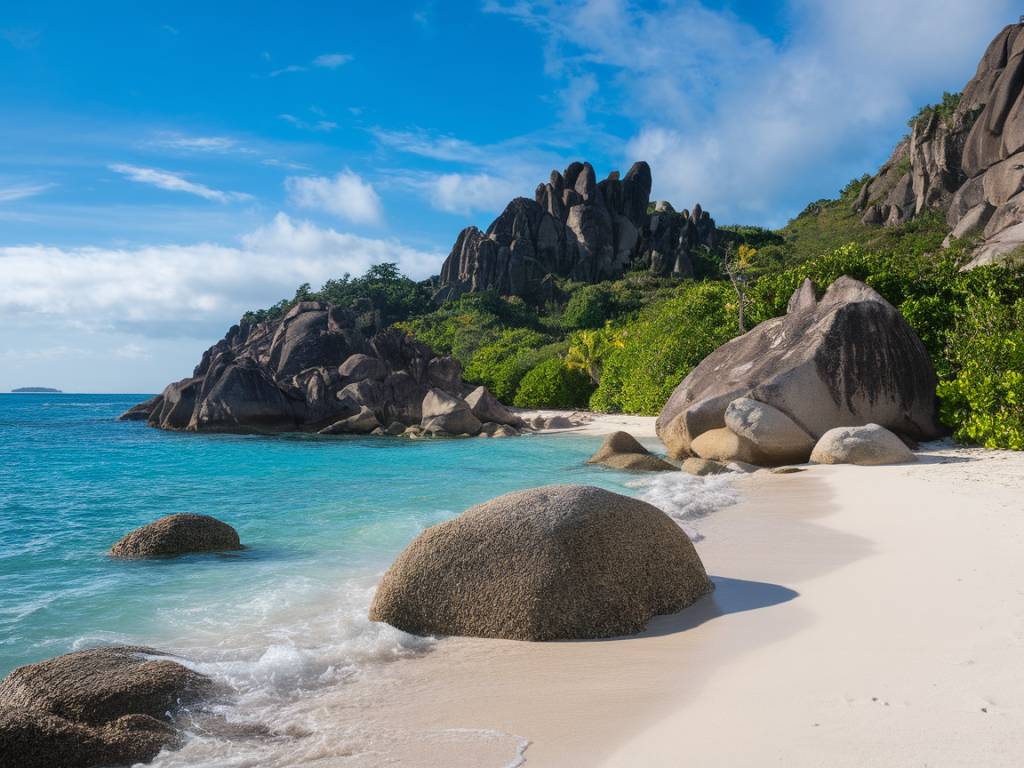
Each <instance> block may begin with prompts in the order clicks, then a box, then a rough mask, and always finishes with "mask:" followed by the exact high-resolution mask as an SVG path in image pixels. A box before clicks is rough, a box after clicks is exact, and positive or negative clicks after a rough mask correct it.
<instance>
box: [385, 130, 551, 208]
mask: <svg viewBox="0 0 1024 768" xmlns="http://www.w3.org/2000/svg"><path fill="white" fill-rule="evenodd" d="M372 133H373V135H374V136H375V137H376V139H377V140H378V141H379V142H380V143H381V144H382V145H383V146H385V147H387V148H389V149H394V150H397V151H399V152H404V153H406V154H411V155H416V156H417V157H422V158H426V159H428V160H434V161H438V162H439V163H443V164H456V165H459V166H463V167H468V170H458V171H451V170H447V169H445V170H442V171H438V172H428V171H418V172H410V171H403V172H396V173H393V174H390V175H389V176H388V179H387V182H388V183H389V184H391V185H393V186H402V187H406V188H409V189H412V190H414V191H416V192H417V193H419V194H420V195H421V196H422V197H423V198H424V199H425V200H426V201H427V202H428V203H429V204H430V205H431V206H432V207H434V208H436V209H437V210H440V211H445V212H447V213H459V214H467V213H470V212H473V211H483V212H487V213H498V212H500V211H501V210H502V209H503V208H504V207H505V205H506V204H507V203H508V202H509V201H510V200H511V199H512V198H514V197H519V196H524V195H525V196H527V197H530V196H532V195H533V190H534V189H535V188H536V186H537V182H538V181H541V180H542V179H546V178H547V176H548V174H549V173H550V172H551V169H552V168H562V167H564V166H565V165H566V160H565V158H564V157H563V156H562V153H561V152H560V151H552V150H550V149H548V148H547V147H546V146H545V143H546V138H549V137H543V136H540V135H528V136H520V137H517V138H515V139H510V140H508V141H503V142H498V143H495V144H489V145H481V144H474V143H472V142H469V141H466V140H464V139H460V138H458V137H456V136H451V135H433V134H429V133H427V132H426V131H422V130H413V131H389V130H384V129H381V128H375V129H373V130H372Z"/></svg>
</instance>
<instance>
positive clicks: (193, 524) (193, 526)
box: [110, 514, 242, 559]
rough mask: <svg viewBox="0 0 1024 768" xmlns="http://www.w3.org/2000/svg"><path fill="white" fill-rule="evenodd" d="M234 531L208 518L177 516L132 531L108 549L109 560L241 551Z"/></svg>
mask: <svg viewBox="0 0 1024 768" xmlns="http://www.w3.org/2000/svg"><path fill="white" fill-rule="evenodd" d="M241 548H242V545H241V543H240V542H239V540H238V532H237V531H235V529H234V528H232V527H231V526H230V525H228V524H227V523H222V522H221V521H220V520H217V519H216V518H214V517H210V516H209V515H193V514H178V515H168V516H167V517H162V518H160V519H159V520H156V521H155V522H152V523H150V524H149V525H144V526H142V527H141V528H136V529H135V530H134V531H132V532H131V533H128V534H126V535H125V536H124V537H123V538H122V539H121V540H120V541H118V542H117V543H116V544H115V545H114V546H113V547H111V548H110V554H111V556H112V557H122V558H128V559H135V558H143V557H171V556H174V555H184V554H189V553H199V552H227V551H231V550H238V549H241Z"/></svg>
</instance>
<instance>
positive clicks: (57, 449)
mask: <svg viewBox="0 0 1024 768" xmlns="http://www.w3.org/2000/svg"><path fill="white" fill-rule="evenodd" d="M143 397H144V396H142V395H137V396H136V395H0V530H2V532H3V535H2V536H0V675H3V674H6V673H7V672H8V671H10V670H11V669H12V668H14V667H16V666H18V665H20V664H25V663H29V662H32V661H37V660H39V659H42V658H45V657H49V656H53V655H56V654H59V653H64V652H67V651H69V650H73V649H76V648H82V647H88V646H91V645H96V644H101V643H109V642H133V643H143V644H149V645H154V646H157V647H160V648H164V649H168V650H173V651H176V652H179V653H182V654H183V655H186V656H188V657H189V658H190V659H193V660H195V664H196V666H198V667H199V668H201V669H203V670H204V671H207V672H210V673H212V674H214V675H216V676H217V677H219V678H220V679H222V680H224V681H226V682H227V683H228V684H229V686H230V687H231V689H233V691H234V692H235V697H234V701H233V703H232V704H231V706H228V707H225V708H224V709H223V712H222V714H224V716H225V717H226V718H227V719H228V720H230V721H233V722H241V723H259V724H264V725H267V726H271V727H272V728H274V729H275V732H277V733H279V734H286V735H287V734H291V737H289V738H284V737H282V738H283V739H284V740H283V741H282V740H281V739H275V740H271V741H270V742H267V743H258V744H252V743H250V744H248V745H245V746H238V745H231V744H230V743H229V742H228V741H227V740H225V739H223V738H220V737H217V736H210V735H207V736H200V737H195V738H193V740H192V741H191V742H190V744H189V745H188V746H187V747H186V749H185V750H183V751H182V752H179V753H175V754H172V755H165V756H162V757H161V758H160V760H159V761H158V763H163V764H166V765H186V764H187V765H210V766H213V765H238V766H242V765H294V764H305V765H321V764H322V765H333V764H346V765H347V764H350V762H351V759H354V756H355V755H358V754H360V750H361V749H362V747H360V746H359V745H360V744H364V743H365V742H364V741H360V740H358V739H357V740H356V741H355V742H353V741H352V740H351V738H349V737H348V736H346V737H344V738H343V737H342V736H339V737H338V738H337V739H331V740H328V741H327V742H322V741H316V742H315V746H314V742H310V741H309V740H308V739H305V738H303V737H304V736H305V735H307V734H309V733H311V732H314V731H316V730H318V728H320V727H321V726H322V718H323V717H326V716H327V715H326V714H325V711H324V706H323V702H320V701H319V699H318V697H319V696H322V695H325V694H326V693H328V692H329V693H330V697H331V698H330V700H331V701H332V702H335V705H337V702H338V701H339V695H338V691H339V690H342V691H343V688H342V687H341V686H343V685H344V682H345V681H346V680H348V679H351V678H353V677H354V676H357V675H359V674H362V673H363V672H364V671H365V670H366V669H367V668H368V666H370V665H373V664H376V663H378V662H385V661H390V660H393V659H397V658H402V657H403V656H408V655H412V654H416V653H422V652H427V651H428V650H429V648H430V645H431V642H432V641H430V640H426V639H422V638H416V637H412V636H410V635H407V634H405V633H402V632H399V631H397V630H394V629H392V628H390V627H387V626H384V625H378V624H372V623H370V622H369V621H368V620H367V619H366V609H367V606H368V605H369V602H370V599H371V597H372V593H373V588H374V585H375V584H376V581H377V580H378V579H379V577H380V574H381V573H382V572H383V570H384V569H385V568H386V567H387V566H388V564H389V563H390V562H391V560H392V559H393V558H394V556H395V555H396V554H397V553H398V552H399V551H400V550H401V549H402V548H403V547H404V546H405V545H406V544H407V543H408V542H409V541H410V540H411V539H412V538H413V537H414V536H415V535H416V534H417V533H419V532H420V531H421V530H423V529H424V528H425V527H427V526H429V525H432V524H433V523H436V522H439V521H441V520H444V519H446V518H449V517H451V516H453V515H455V514H458V513H459V512H461V511H462V510H463V509H465V508H467V507H469V506H471V505H473V504H477V503H480V502H482V501H485V500H487V499H490V498H493V497H494V496H497V495H499V494H501V493H505V492H508V491H512V490H517V489H521V488H528V487H533V486H538V485H544V484H548V483H589V484H593V485H599V486H602V487H605V488H609V489H611V490H616V491H619V492H622V493H629V494H631V495H639V496H642V497H644V498H646V499H648V500H649V501H651V502H652V503H654V504H656V505H657V506H660V507H661V508H662V509H665V510H666V511H668V512H670V513H672V514H674V515H676V516H677V517H678V518H680V519H681V520H682V521H683V524H684V527H685V528H686V529H687V530H688V532H689V533H690V534H691V536H693V537H695V538H699V521H700V517H701V516H702V515H703V514H706V513H707V512H708V511H709V510H711V509H712V508H714V507H716V506H719V505H721V504H724V503H728V502H729V501H730V500H731V493H732V492H731V490H730V489H729V487H728V484H727V481H724V480H722V479H721V478H714V479H710V480H699V479H695V478H690V477H689V476H686V475H684V474H683V473H678V474H676V473H672V474H671V475H669V476H659V477H654V478H652V479H642V480H638V479H637V478H636V477H635V476H630V475H626V474H623V473H618V472H613V471H609V470H604V469H600V468H596V467H590V466H587V465H586V464H585V463H584V462H585V460H586V458H587V457H588V456H589V455H590V454H591V453H593V451H594V450H595V449H596V448H597V446H598V445H599V444H600V442H601V439H600V438H597V437H585V436H576V435H558V436H543V437H541V436H531V437H526V438H520V439H514V438H512V439H503V440H486V441H485V440H435V441H408V440H400V439H388V438H349V437H337V438H319V437H312V436H304V435H289V436H279V437H255V436H234V435H190V434H177V433H170V432H162V431H159V430H153V429H149V428H147V427H145V426H144V425H142V424H139V423H135V422H117V421H115V417H116V416H117V415H118V414H119V413H121V412H123V411H124V410H125V409H127V408H128V407H130V406H131V405H133V404H134V403H136V402H139V401H140V400H141V399H143ZM175 512H200V513H205V514H212V515H214V516H216V517H218V518H220V519H222V520H225V521H226V522H228V523H230V524H231V525H233V526H234V527H235V528H236V529H237V530H238V532H239V535H240V537H241V539H242V542H243V544H245V545H246V547H247V549H246V550H245V551H243V552H241V553H234V554H231V555H205V556H194V557H184V558H178V559H175V560H165V561H155V562H145V561H140V562H119V561H115V560H111V559H109V558H108V557H106V555H105V553H106V550H107V549H108V548H109V547H110V545H111V544H113V543H114V542H115V541H116V540H117V539H118V538H119V537H120V536H121V535H123V534H124V533H126V532H127V531H129V530H131V529H133V528H135V527H138V526H139V525H143V524H145V523H147V522H150V521H152V520H154V519H156V518H158V517H160V516H163V515H167V514H172V513H175ZM342 698H343V697H342ZM325 701H326V699H325ZM318 702H319V703H318ZM499 736H500V735H499ZM292 737H293V738H292ZM445 738H450V739H452V740H453V744H457V743H462V742H466V743H470V742H472V743H473V744H476V745H477V746H479V739H484V740H487V739H492V740H493V739H496V738H498V737H497V736H495V735H494V734H483V735H480V734H476V735H473V739H476V741H473V739H470V737H469V736H467V735H466V734H460V733H448V734H446V735H445ZM511 747H512V748H513V758H514V755H515V751H516V750H518V749H520V748H521V745H518V742H516V741H515V740H513V741H512V742H511ZM454 748H456V747H455V746H453V749H454ZM342 758H344V761H343V763H337V762H336V760H340V759H342ZM182 760H184V761H185V762H181V761H182ZM323 761H326V762H323ZM513 762H514V760H513ZM351 764H370V763H369V762H365V761H364V762H358V761H357V762H353V763H351ZM499 764H500V763H499Z"/></svg>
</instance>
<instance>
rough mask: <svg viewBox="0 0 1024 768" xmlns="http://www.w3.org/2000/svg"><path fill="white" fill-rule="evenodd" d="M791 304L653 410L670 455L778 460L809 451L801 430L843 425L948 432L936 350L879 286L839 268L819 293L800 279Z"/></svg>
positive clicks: (710, 360)
mask: <svg viewBox="0 0 1024 768" xmlns="http://www.w3.org/2000/svg"><path fill="white" fill-rule="evenodd" d="M790 306H791V308H792V311H791V312H789V313H788V314H786V315H784V316H783V317H777V318H774V319H772V320H767V321H765V322H763V323H761V324H760V325H758V326H757V327H756V328H754V329H753V330H751V331H750V332H748V333H746V334H744V335H743V336H740V337H738V338H735V339H733V340H732V341H729V342H727V343H725V344H723V345H722V346H721V347H719V348H718V349H717V350H715V351H714V352H712V353H711V354H710V355H709V356H708V357H707V358H705V359H704V360H703V361H702V362H701V363H700V364H699V365H698V366H697V367H696V368H694V369H693V371H691V372H690V374H689V375H688V376H687V377H686V378H685V379H683V381H682V383H681V384H680V385H679V386H678V387H676V389H675V391H674V392H673V393H672V396H671V398H669V401H668V403H666V404H665V407H664V408H663V409H662V411H661V414H660V415H659V416H658V420H657V431H658V436H659V437H660V438H661V440H662V442H664V443H665V445H666V446H667V447H668V449H669V455H671V456H673V457H675V458H684V457H686V456H688V455H690V454H691V453H697V454H698V455H700V456H702V457H703V458H708V459H715V460H718V461H729V460H734V459H735V460H740V461H748V462H751V463H754V464H773V463H775V464H782V463H790V462H792V461H794V460H805V459H806V456H804V455H803V447H804V446H806V443H805V442H802V438H801V433H804V434H806V435H809V436H810V438H811V439H814V440H817V439H818V438H820V437H821V436H822V435H823V434H824V433H825V432H827V431H828V430H830V429H832V428H833V427H838V426H847V425H858V424H867V423H872V422H873V423H877V424H882V425H884V426H886V427H888V428H889V429H892V430H893V431H896V432H898V433H900V434H901V435H906V436H908V437H912V438H915V439H932V438H936V437H938V436H939V435H941V434H942V428H941V426H940V425H939V422H938V419H937V416H936V410H935V385H936V378H935V371H934V369H933V368H932V363H931V359H930V358H929V357H928V353H927V351H926V350H925V348H924V345H923V344H922V343H921V340H920V339H918V337H917V335H916V334H915V333H914V331H913V330H912V329H911V328H910V326H909V325H907V323H906V321H905V320H904V319H903V317H902V316H901V315H900V313H899V312H898V311H897V310H896V309H895V308H894V307H893V306H892V305H891V304H889V303H888V302H887V301H886V300H885V299H883V298H882V297H881V296H880V295H879V294H878V293H876V292H875V291H874V290H872V289H871V288H869V287H868V286H866V285H864V284H863V283H861V282H859V281H857V280H854V279H852V278H849V277H842V278H840V279H838V280H836V281H835V282H834V283H833V284H832V285H830V286H829V288H828V290H827V291H826V292H825V295H824V297H823V298H822V299H821V301H812V295H811V294H810V293H809V292H808V287H807V286H802V287H801V288H800V289H798V290H797V292H796V293H795V294H794V297H793V299H792V300H791V302H790ZM737 400H739V401H741V402H740V403H737V405H736V406H732V411H731V415H730V416H729V417H728V418H727V413H730V411H729V409H730V406H731V404H732V403H733V402H734V401H737ZM750 401H753V403H752V402H750ZM757 404H760V405H757ZM769 408H770V409H771V410H769ZM755 416H756V418H755ZM729 422H731V425H732V427H735V428H736V429H737V430H739V432H736V431H734V430H733V429H731V428H730V426H729ZM706 434H707V435H708V436H707V437H704V435H706ZM699 438H703V440H701V442H700V443H698V442H697V440H698V439H699ZM798 447H799V448H800V450H799V451H798V450H797V448H798Z"/></svg>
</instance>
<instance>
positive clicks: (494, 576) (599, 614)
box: [370, 485, 712, 640]
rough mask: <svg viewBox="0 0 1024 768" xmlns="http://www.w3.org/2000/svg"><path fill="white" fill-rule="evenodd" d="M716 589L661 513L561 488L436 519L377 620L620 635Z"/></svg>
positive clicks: (386, 591)
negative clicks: (441, 519) (446, 519)
mask: <svg viewBox="0 0 1024 768" xmlns="http://www.w3.org/2000/svg"><path fill="white" fill-rule="evenodd" d="M711 589H712V585H711V582H710V580H709V579H708V576H707V573H706V572H705V570H704V566H703V564H702V563H701V561H700V558H699V557H698V556H697V553H696V551H695V550H694V548H693V544H692V543H691V542H690V540H689V538H687V536H686V534H685V533H683V531H682V530H681V529H680V528H679V526H678V525H676V524H675V523H674V522H673V521H672V519H671V518H669V517H668V515H666V514H665V513H664V512H662V511H661V510H659V509H657V508H656V507H653V506H651V505H650V504H647V503H646V502H643V501H640V500H639V499H634V498H630V497H627V496H620V495H619V494H616V493H612V492H610V491H605V490H603V489H600V488H594V487H591V486H579V485H552V486H546V487H543V488H534V489H532V490H528V491H520V492H518V493H510V494H506V495H505V496H500V497H498V498H496V499H493V500H492V501H489V502H487V503H485V504H481V505H480V506H477V507H473V508H472V509H469V510H467V511H466V512H463V513H462V514H461V515H459V516H458V517H456V518H454V519H452V520H448V521H446V522H443V523H440V524H438V525H435V526H433V527H431V528H428V529H427V530H426V531H424V532H423V533H422V534H420V535H419V536H418V537H417V538H416V539H415V540H414V541H413V542H412V544H410V545H409V546H408V547H407V548H406V549H405V551H403V552H402V554H401V555H399V556H398V559H397V560H396V561H395V562H394V564H393V565H392V566H391V568H390V569H389V570H388V572H387V573H386V574H385V575H384V578H383V580H382V581H381V584H380V587H379V588H378V589H377V594H376V596H375V597H374V600H373V604H372V606H371V608H370V618H371V620H373V621H383V622H387V623H388V624H391V625H392V626H395V627H398V628H399V629H402V630H405V631H406V632H412V633H413V634H419V635H431V634H441V635H468V636H474V637H499V638H507V639H512V640H567V639H580V638H595V637H612V636H615V635H626V634H632V633H634V632H639V631H641V630H642V629H643V628H644V627H645V626H646V624H647V622H648V621H649V620H650V619H651V618H652V617H653V616H656V615H659V614H665V613H674V612H676V611H679V610H682V609H683V608H685V607H686V606H688V605H690V604H692V603H693V602H694V601H696V600H697V599H698V598H700V597H701V596H702V595H704V594H706V593H707V592H708V591H710V590H711Z"/></svg>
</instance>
